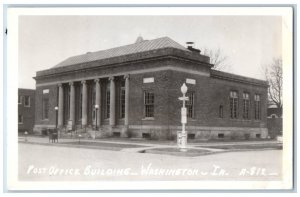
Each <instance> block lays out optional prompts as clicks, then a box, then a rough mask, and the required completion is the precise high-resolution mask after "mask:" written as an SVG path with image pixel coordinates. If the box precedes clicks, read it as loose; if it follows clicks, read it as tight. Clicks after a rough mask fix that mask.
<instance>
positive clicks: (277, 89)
mask: <svg viewBox="0 0 300 197" xmlns="http://www.w3.org/2000/svg"><path fill="white" fill-rule="evenodd" d="M265 76H266V79H267V81H268V83H269V88H268V96H269V100H270V101H271V102H272V103H274V104H275V105H276V106H277V108H278V110H279V113H280V115H281V114H282V60H281V59H280V58H277V59H273V61H272V63H271V64H269V65H267V66H266V68H265Z"/></svg>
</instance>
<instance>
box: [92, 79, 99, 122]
mask: <svg viewBox="0 0 300 197" xmlns="http://www.w3.org/2000/svg"><path fill="white" fill-rule="evenodd" d="M95 105H96V86H95V85H93V86H92V118H93V121H95V120H96V108H95ZM98 110H99V109H98Z"/></svg>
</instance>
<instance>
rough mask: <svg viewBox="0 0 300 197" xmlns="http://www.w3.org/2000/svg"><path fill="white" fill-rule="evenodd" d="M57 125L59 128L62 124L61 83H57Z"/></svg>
mask: <svg viewBox="0 0 300 197" xmlns="http://www.w3.org/2000/svg"><path fill="white" fill-rule="evenodd" d="M57 125H58V127H59V128H61V127H62V126H63V125H64V89H63V86H62V84H58V121H57Z"/></svg>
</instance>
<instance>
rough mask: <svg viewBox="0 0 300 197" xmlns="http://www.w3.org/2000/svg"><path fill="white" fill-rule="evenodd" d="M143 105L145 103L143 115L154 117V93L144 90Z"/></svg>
mask: <svg viewBox="0 0 300 197" xmlns="http://www.w3.org/2000/svg"><path fill="white" fill-rule="evenodd" d="M144 105H145V117H146V118H151V117H154V93H153V92H147V91H146V92H145V93H144Z"/></svg>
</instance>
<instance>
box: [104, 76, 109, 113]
mask: <svg viewBox="0 0 300 197" xmlns="http://www.w3.org/2000/svg"><path fill="white" fill-rule="evenodd" d="M105 115H106V116H105V117H106V118H109V116H110V83H109V82H108V83H107V85H106V114H105Z"/></svg>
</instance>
